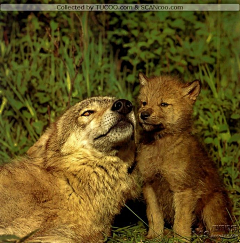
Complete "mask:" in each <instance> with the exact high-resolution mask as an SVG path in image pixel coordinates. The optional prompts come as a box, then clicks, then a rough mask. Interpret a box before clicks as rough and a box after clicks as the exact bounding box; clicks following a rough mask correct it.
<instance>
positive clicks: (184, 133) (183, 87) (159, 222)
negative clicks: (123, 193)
mask: <svg viewBox="0 0 240 243" xmlns="http://www.w3.org/2000/svg"><path fill="white" fill-rule="evenodd" d="M139 77H140V83H141V89H140V94H139V102H140V108H139V114H138V115H139V122H140V124H141V126H142V128H143V134H142V137H141V142H140V146H139V148H138V155H137V165H138V168H139V170H140V172H141V174H142V177H143V181H144V186H143V193H144V197H145V200H146V203H147V217H148V223H149V231H148V235H147V237H148V238H154V237H156V236H161V235H162V234H163V232H164V225H165V224H166V223H167V224H168V225H169V224H170V225H172V226H173V230H174V232H175V234H176V235H178V236H179V235H180V236H182V237H185V239H188V240H189V239H190V237H191V230H192V229H197V230H198V231H202V233H203V232H205V231H206V232H208V233H209V234H210V235H211V236H216V237H217V236H222V235H224V234H226V232H227V231H228V229H229V225H230V224H231V220H230V213H231V203H230V201H229V198H228V195H227V192H226V190H225V188H224V186H223V183H222V181H221V179H220V177H219V174H218V171H217V168H216V166H215V165H214V163H213V161H212V160H211V159H210V158H209V156H208V155H207V153H206V151H205V149H204V148H203V146H202V145H201V144H200V142H199V141H198V139H197V138H196V137H195V136H194V135H193V134H192V119H191V118H192V109H193V104H194V102H195V101H196V99H197V96H198V94H199V92H200V83H199V81H194V82H192V83H187V84H185V83H183V82H181V81H180V80H179V79H178V78H174V77H171V76H160V77H153V78H147V77H145V76H144V75H142V74H140V76H139ZM222 226H223V227H222Z"/></svg>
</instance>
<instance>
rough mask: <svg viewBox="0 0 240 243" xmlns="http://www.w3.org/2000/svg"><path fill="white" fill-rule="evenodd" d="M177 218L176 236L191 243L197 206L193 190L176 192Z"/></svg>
mask: <svg viewBox="0 0 240 243" xmlns="http://www.w3.org/2000/svg"><path fill="white" fill-rule="evenodd" d="M173 200H174V207H175V218H174V226H173V229H174V232H175V233H176V236H178V235H180V236H182V237H184V238H186V241H190V238H191V226H192V222H193V218H194V215H193V212H194V208H195V205H196V201H197V200H196V197H195V196H194V194H193V192H192V190H191V189H189V190H186V191H183V192H176V193H174V195H173Z"/></svg>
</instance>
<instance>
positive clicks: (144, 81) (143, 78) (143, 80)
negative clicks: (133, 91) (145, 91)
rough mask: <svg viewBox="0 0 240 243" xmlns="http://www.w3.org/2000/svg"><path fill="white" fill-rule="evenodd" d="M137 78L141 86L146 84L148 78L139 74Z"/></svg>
mask: <svg viewBox="0 0 240 243" xmlns="http://www.w3.org/2000/svg"><path fill="white" fill-rule="evenodd" d="M138 78H139V81H140V84H141V85H142V86H144V85H146V84H147V82H148V78H147V77H146V76H145V75H144V74H143V73H139V74H138Z"/></svg>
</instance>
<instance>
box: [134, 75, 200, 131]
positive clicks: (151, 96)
mask: <svg viewBox="0 0 240 243" xmlns="http://www.w3.org/2000/svg"><path fill="white" fill-rule="evenodd" d="M139 80H140V84H141V88H140V94H139V102H140V109H139V113H138V114H139V122H140V125H141V126H142V127H143V129H144V130H145V131H149V132H150V131H151V132H158V133H159V134H162V135H163V134H167V133H177V132H181V131H184V130H186V129H188V128H190V127H191V117H192V108H193V104H194V103H195V101H196V99H197V96H198V95H199V93H200V89H201V88H200V82H199V81H197V80H195V81H193V82H191V83H187V84H186V83H183V82H181V81H180V80H179V79H178V78H175V77H171V76H160V77H153V78H147V77H146V76H144V75H143V74H141V73H140V74H139Z"/></svg>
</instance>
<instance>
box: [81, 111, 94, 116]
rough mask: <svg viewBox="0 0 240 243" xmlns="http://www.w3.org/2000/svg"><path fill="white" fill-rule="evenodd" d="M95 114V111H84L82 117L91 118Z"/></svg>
mask: <svg viewBox="0 0 240 243" xmlns="http://www.w3.org/2000/svg"><path fill="white" fill-rule="evenodd" d="M93 113H94V111H92V110H89V111H84V112H83V113H82V115H81V116H90V115H91V114H93Z"/></svg>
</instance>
